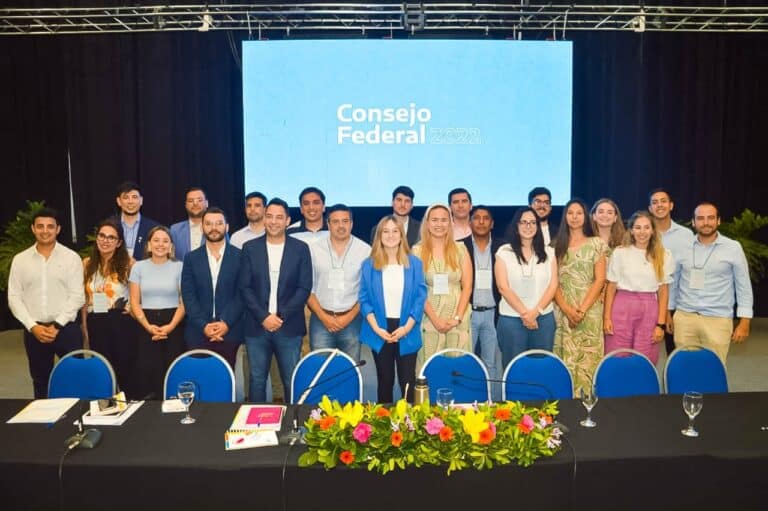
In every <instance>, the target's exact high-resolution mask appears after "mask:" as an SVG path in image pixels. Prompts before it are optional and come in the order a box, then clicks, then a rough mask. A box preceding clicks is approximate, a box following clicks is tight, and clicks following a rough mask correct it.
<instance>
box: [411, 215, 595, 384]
mask: <svg viewBox="0 0 768 511" xmlns="http://www.w3.org/2000/svg"><path fill="white" fill-rule="evenodd" d="M413 255H415V256H416V257H418V258H420V259H421V262H422V263H423V264H424V279H425V280H426V282H427V302H426V303H425V304H424V320H423V321H422V322H421V332H422V341H423V345H422V348H421V349H420V350H419V353H418V355H417V357H416V374H419V372H420V371H421V366H423V365H424V362H426V361H427V359H428V358H429V357H430V356H432V355H434V354H435V353H436V352H438V351H440V350H443V349H446V348H458V349H462V350H467V351H471V350H472V341H471V337H470V333H469V327H470V316H469V315H470V308H469V297H470V294H471V293H472V263H471V262H470V259H469V255H468V254H467V250H466V248H465V247H464V244H463V243H456V242H455V241H454V240H453V226H452V225H451V213H450V210H449V209H448V207H447V206H445V205H443V204H433V205H432V206H430V207H429V208H428V209H427V212H426V213H425V214H424V221H422V223H421V241H420V242H419V243H418V244H417V245H416V246H414V247H413ZM600 318H601V324H602V312H601V316H600Z"/></svg>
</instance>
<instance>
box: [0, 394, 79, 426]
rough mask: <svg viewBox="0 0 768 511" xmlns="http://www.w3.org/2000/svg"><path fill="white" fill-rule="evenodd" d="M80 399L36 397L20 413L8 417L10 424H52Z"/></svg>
mask: <svg viewBox="0 0 768 511" xmlns="http://www.w3.org/2000/svg"><path fill="white" fill-rule="evenodd" d="M78 401H79V399H77V398H76V397H60V398H55V399H36V400H34V401H32V402H31V403H29V404H28V405H27V406H25V407H24V408H23V409H22V410H21V411H20V412H19V413H17V414H16V415H14V416H13V417H11V418H10V419H8V424H26V423H43V424H52V423H54V422H56V421H57V420H59V419H60V418H61V416H62V415H64V414H65V413H67V410H69V409H70V408H72V407H73V406H74V405H75V403H77V402H78Z"/></svg>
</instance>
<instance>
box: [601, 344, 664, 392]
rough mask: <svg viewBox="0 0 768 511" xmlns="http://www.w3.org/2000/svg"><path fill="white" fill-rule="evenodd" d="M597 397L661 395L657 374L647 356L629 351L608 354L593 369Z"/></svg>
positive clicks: (620, 350) (619, 350) (623, 350)
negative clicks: (595, 368)
mask: <svg viewBox="0 0 768 511" xmlns="http://www.w3.org/2000/svg"><path fill="white" fill-rule="evenodd" d="M594 382H595V393H596V394H597V396H598V397H599V398H604V397H628V396H644V395H654V394H659V393H660V392H661V384H660V383H659V374H658V373H657V372H656V367H655V366H654V365H653V362H651V361H650V360H649V359H648V357H646V356H645V355H643V354H642V353H640V352H639V351H636V350H632V349H618V350H614V351H612V352H610V353H608V354H607V355H606V356H604V357H603V359H602V360H601V361H600V364H599V365H598V366H597V370H595V378H594Z"/></svg>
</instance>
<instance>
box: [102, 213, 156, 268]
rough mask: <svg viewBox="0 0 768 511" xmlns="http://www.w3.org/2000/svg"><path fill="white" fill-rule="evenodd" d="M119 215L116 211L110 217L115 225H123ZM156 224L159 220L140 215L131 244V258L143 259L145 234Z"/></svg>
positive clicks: (145, 242) (145, 241)
mask: <svg viewBox="0 0 768 511" xmlns="http://www.w3.org/2000/svg"><path fill="white" fill-rule="evenodd" d="M121 216H122V215H121V214H120V213H118V214H117V215H115V216H113V217H112V220H114V221H115V223H117V225H123V224H122V220H121ZM156 225H160V222H157V221H156V220H152V219H151V218H149V217H147V216H144V215H141V220H139V230H138V232H137V233H136V243H134V245H133V258H134V259H136V260H137V261H141V260H142V259H144V246H145V245H146V244H147V235H148V234H149V231H151V230H152V228H153V227H154V226H156ZM123 237H125V233H123Z"/></svg>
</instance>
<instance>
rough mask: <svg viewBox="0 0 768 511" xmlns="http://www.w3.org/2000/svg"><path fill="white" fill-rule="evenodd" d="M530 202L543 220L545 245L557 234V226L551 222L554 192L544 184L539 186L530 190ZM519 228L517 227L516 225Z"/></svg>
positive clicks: (542, 229)
mask: <svg viewBox="0 0 768 511" xmlns="http://www.w3.org/2000/svg"><path fill="white" fill-rule="evenodd" d="M528 204H529V205H530V206H531V208H532V209H533V210H534V211H535V212H536V215H538V217H539V220H541V233H542V234H543V235H544V245H549V243H550V242H551V241H552V239H554V237H555V236H557V227H555V226H553V225H551V224H550V223H549V215H551V214H552V192H550V191H549V189H548V188H544V187H543V186H537V187H536V188H534V189H533V190H531V191H530V192H528ZM515 228H517V227H515Z"/></svg>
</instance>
